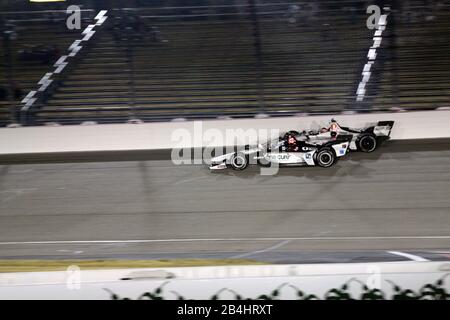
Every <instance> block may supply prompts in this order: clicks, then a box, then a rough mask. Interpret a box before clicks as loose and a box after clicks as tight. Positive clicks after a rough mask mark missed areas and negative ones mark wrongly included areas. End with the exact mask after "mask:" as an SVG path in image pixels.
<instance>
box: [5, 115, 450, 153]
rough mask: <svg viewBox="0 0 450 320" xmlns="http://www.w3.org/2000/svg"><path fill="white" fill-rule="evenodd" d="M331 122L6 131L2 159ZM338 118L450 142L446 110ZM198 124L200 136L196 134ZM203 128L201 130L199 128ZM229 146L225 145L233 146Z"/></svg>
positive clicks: (170, 144) (198, 141) (395, 134)
mask: <svg viewBox="0 0 450 320" xmlns="http://www.w3.org/2000/svg"><path fill="white" fill-rule="evenodd" d="M330 118H331V117H330V116H310V117H286V118H267V119H243V120H209V121H201V122H193V121H186V122H168V123H167V122H165V123H144V124H112V125H90V126H79V125H78V126H60V127H25V128H1V129H0V154H15V153H17V154H21V153H36V152H69V151H116V150H149V149H171V148H174V147H180V144H179V143H177V141H172V140H171V136H172V134H173V133H176V132H177V131H176V130H180V129H181V130H185V132H187V133H189V134H190V135H191V136H192V138H193V139H192V140H186V141H182V147H202V146H204V145H205V141H202V136H201V132H202V130H203V131H205V130H208V129H217V130H218V131H219V132H221V133H224V132H225V130H227V129H244V130H246V129H249V128H253V129H256V130H259V129H280V130H281V131H286V130H293V129H295V130H303V129H312V128H317V127H319V125H325V124H327V123H328V121H329V120H330ZM334 118H335V119H336V120H337V121H338V122H339V123H341V124H342V125H345V126H350V127H359V126H365V125H367V124H368V123H375V122H377V121H380V120H394V121H395V124H394V128H393V130H392V134H391V137H392V139H422V138H424V139H425V138H448V137H450V111H447V110H446V111H423V112H404V113H402V112H399V113H379V114H360V115H339V116H334ZM195 124H196V126H197V132H194V130H195V129H194V126H195ZM199 124H200V125H201V127H202V129H199V128H198V127H199ZM178 132H180V131H178ZM194 137H195V139H194ZM228 138H229V137H228ZM230 141H232V139H231V140H230ZM230 141H229V142H228V143H225V144H226V145H228V144H232V143H231V142H230ZM218 145H221V144H218Z"/></svg>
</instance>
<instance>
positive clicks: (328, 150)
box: [210, 131, 353, 170]
mask: <svg viewBox="0 0 450 320" xmlns="http://www.w3.org/2000/svg"><path fill="white" fill-rule="evenodd" d="M352 137H353V136H352V135H350V134H347V135H337V136H336V137H334V138H332V139H329V140H326V139H320V140H319V139H318V140H316V141H306V140H305V139H304V136H302V135H301V134H299V133H298V132H296V131H289V132H287V133H285V134H284V135H282V136H280V137H279V138H277V139H274V140H271V141H268V142H266V143H265V144H259V145H258V146H255V147H250V146H245V147H244V148H243V149H241V150H238V151H236V152H230V153H226V154H224V155H220V156H216V157H213V158H212V159H211V166H210V169H211V170H219V169H226V168H232V169H234V170H244V169H245V168H247V166H248V165H249V164H250V163H257V164H258V165H260V166H264V167H269V166H271V165H272V164H276V165H282V166H319V167H323V168H327V167H331V166H332V165H333V164H335V163H336V162H337V160H338V159H339V158H341V157H343V156H345V155H346V154H347V152H348V151H349V145H350V142H351V141H352ZM251 160H253V161H251Z"/></svg>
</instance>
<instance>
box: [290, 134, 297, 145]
mask: <svg viewBox="0 0 450 320" xmlns="http://www.w3.org/2000/svg"><path fill="white" fill-rule="evenodd" d="M296 142H297V140H296V139H295V137H294V136H292V135H289V136H288V143H289V144H295V143H296Z"/></svg>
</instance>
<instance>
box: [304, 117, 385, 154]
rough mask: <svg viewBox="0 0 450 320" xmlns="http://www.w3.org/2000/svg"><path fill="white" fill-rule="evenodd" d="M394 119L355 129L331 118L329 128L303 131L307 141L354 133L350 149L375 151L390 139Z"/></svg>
mask: <svg viewBox="0 0 450 320" xmlns="http://www.w3.org/2000/svg"><path fill="white" fill-rule="evenodd" d="M393 126H394V121H379V122H378V123H377V124H376V125H372V126H367V127H365V128H361V129H354V128H348V127H344V126H341V125H340V124H339V123H337V121H336V120H334V119H331V121H330V126H329V127H328V128H322V129H321V130H318V131H309V132H308V133H306V132H305V131H303V132H302V134H301V135H303V136H304V137H306V140H307V141H310V142H313V141H316V140H328V139H331V138H333V136H337V135H348V134H351V135H353V139H352V141H351V143H350V150H352V151H362V152H373V151H375V150H376V149H377V148H378V147H379V146H380V144H381V143H382V142H383V141H386V140H389V139H390V135H391V130H392V127H393Z"/></svg>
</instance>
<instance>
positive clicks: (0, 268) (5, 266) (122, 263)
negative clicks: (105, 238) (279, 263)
mask: <svg viewBox="0 0 450 320" xmlns="http://www.w3.org/2000/svg"><path fill="white" fill-rule="evenodd" d="M258 264H265V263H264V262H260V261H255V260H244V259H173V260H0V273H6V272H39V271H65V270H66V269H67V267H69V266H71V265H77V266H78V267H79V268H80V269H81V270H97V269H126V268H169V267H203V266H230V265H258Z"/></svg>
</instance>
